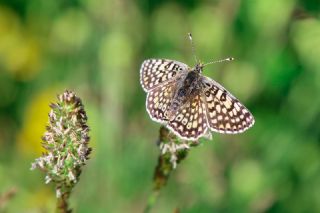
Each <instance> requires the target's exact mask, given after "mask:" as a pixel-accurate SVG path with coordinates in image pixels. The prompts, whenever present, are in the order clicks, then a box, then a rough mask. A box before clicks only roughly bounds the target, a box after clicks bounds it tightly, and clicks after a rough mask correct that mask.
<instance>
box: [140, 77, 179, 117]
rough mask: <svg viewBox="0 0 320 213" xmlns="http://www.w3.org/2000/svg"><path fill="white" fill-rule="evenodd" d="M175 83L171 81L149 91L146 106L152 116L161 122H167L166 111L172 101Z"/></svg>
mask: <svg viewBox="0 0 320 213" xmlns="http://www.w3.org/2000/svg"><path fill="white" fill-rule="evenodd" d="M174 88H175V84H174V83H173V82H169V83H166V84H163V85H161V86H158V87H156V88H154V89H152V90H150V91H149V92H148V95H147V101H146V107H147V111H148V113H149V115H150V117H151V118H152V119H153V120H155V121H157V122H160V123H163V122H166V121H167V120H168V119H167V116H166V112H167V110H168V107H169V104H170V103H171V100H172V96H173V92H174Z"/></svg>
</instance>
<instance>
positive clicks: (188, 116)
mask: <svg viewBox="0 0 320 213" xmlns="http://www.w3.org/2000/svg"><path fill="white" fill-rule="evenodd" d="M205 110H206V108H205V104H204V103H203V101H202V100H201V95H200V94H199V95H196V96H195V97H193V98H191V100H190V101H189V102H187V103H186V104H185V105H184V106H182V107H181V108H180V109H179V110H178V112H177V113H176V115H175V117H174V119H173V120H170V121H169V122H168V126H167V127H168V128H169V129H170V130H171V131H172V132H174V133H175V134H176V135H178V136H179V137H180V138H182V139H185V140H197V139H198V138H200V137H201V136H204V135H205V134H207V133H208V124H207V118H206V111H205Z"/></svg>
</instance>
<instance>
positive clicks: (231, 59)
mask: <svg viewBox="0 0 320 213" xmlns="http://www.w3.org/2000/svg"><path fill="white" fill-rule="evenodd" d="M233 60H234V58H232V57H230V58H225V59H221V60H217V61H211V62H209V63H206V64H204V65H203V66H207V65H209V64H214V63H220V62H224V61H233Z"/></svg>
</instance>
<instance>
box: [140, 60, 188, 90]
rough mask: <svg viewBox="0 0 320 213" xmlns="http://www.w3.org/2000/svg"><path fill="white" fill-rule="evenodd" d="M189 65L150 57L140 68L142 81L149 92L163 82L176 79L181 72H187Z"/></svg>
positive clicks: (143, 86) (142, 84)
mask: <svg viewBox="0 0 320 213" xmlns="http://www.w3.org/2000/svg"><path fill="white" fill-rule="evenodd" d="M188 69H189V67H188V65H186V64H184V63H181V62H178V61H174V60H168V59H148V60H145V61H144V62H143V63H142V65H141V68H140V83H141V86H142V88H143V89H144V91H146V92H148V91H150V90H152V89H154V88H156V87H157V86H159V85H161V84H165V83H167V82H169V81H170V80H172V79H174V78H175V77H176V76H178V75H179V73H181V72H186V71H187V70H188Z"/></svg>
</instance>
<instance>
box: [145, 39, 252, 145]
mask: <svg viewBox="0 0 320 213" xmlns="http://www.w3.org/2000/svg"><path fill="white" fill-rule="evenodd" d="M189 38H190V40H191V41H192V37H191V34H189ZM192 47H193V46H192ZM193 50H194V49H193ZM231 60H233V58H227V59H224V60H220V61H215V62H221V61H231ZM196 61H197V59H196ZM215 62H210V63H207V64H203V63H200V62H197V64H196V65H195V67H193V68H191V67H189V66H188V65H186V64H184V63H182V62H179V61H175V60H170V59H147V60H145V61H144V62H143V63H142V65H141V68H140V83H141V86H142V88H143V90H144V91H145V92H146V93H147V98H146V109H147V112H148V114H149V116H150V118H151V119H152V120H154V121H156V122H159V123H161V124H164V125H166V127H167V128H168V129H170V130H171V131H172V132H173V133H175V134H176V135H177V136H178V137H180V138H182V139H185V140H197V139H199V138H200V137H202V136H208V135H210V131H214V132H219V133H226V134H236V133H241V132H244V131H245V130H247V129H248V128H250V127H251V126H253V124H254V122H255V121H254V117H253V116H252V114H251V113H250V112H249V110H248V109H247V108H246V107H245V106H244V105H243V104H241V103H240V102H239V100H238V99H237V98H235V97H234V96H233V95H232V94H231V93H230V92H229V91H227V90H226V89H225V88H224V87H223V86H221V85H220V84H219V83H217V82H216V81H214V80H213V79H211V78H209V77H206V76H204V75H202V71H203V68H204V67H205V66H206V65H208V64H211V63H215Z"/></svg>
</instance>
